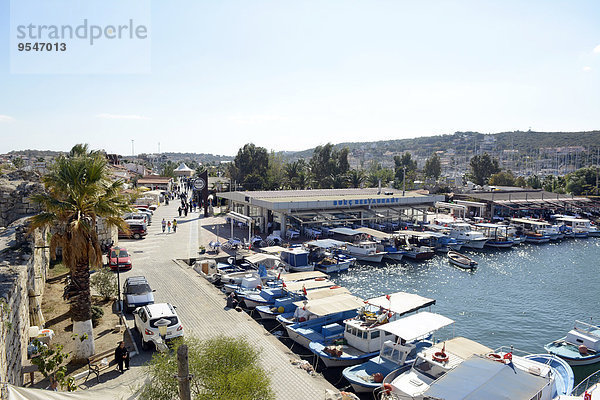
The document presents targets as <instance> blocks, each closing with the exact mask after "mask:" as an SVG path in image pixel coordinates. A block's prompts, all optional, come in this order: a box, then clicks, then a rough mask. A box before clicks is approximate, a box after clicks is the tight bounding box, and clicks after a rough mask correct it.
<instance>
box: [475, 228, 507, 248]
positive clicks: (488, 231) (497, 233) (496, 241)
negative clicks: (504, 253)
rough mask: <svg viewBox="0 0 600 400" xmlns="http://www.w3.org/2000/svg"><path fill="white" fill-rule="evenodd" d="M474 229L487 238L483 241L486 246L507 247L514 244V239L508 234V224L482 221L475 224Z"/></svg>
mask: <svg viewBox="0 0 600 400" xmlns="http://www.w3.org/2000/svg"><path fill="white" fill-rule="evenodd" d="M475 229H476V230H478V231H480V232H482V233H483V234H484V235H485V236H486V237H487V238H488V241H487V242H485V245H486V246H488V247H494V248H497V249H508V248H510V247H512V246H513V245H514V244H515V241H514V240H513V239H512V238H511V237H510V236H509V232H508V225H500V224H491V223H485V222H482V223H479V224H475Z"/></svg>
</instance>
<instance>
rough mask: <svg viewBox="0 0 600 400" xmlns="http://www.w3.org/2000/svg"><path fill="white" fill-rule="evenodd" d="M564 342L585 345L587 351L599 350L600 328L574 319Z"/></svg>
mask: <svg viewBox="0 0 600 400" xmlns="http://www.w3.org/2000/svg"><path fill="white" fill-rule="evenodd" d="M565 342H567V343H571V344H574V345H575V346H585V348H586V349H585V350H586V351H589V352H594V353H597V352H600V329H598V327H597V326H594V325H590V324H586V323H585V322H581V321H575V327H574V328H573V329H571V330H570V331H569V333H567V337H566V338H565Z"/></svg>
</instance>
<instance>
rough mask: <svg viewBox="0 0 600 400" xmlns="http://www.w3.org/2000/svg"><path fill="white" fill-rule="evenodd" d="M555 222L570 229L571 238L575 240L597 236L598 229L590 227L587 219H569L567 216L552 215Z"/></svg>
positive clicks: (590, 224)
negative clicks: (571, 232)
mask: <svg viewBox="0 0 600 400" xmlns="http://www.w3.org/2000/svg"><path fill="white" fill-rule="evenodd" d="M553 217H555V219H556V221H557V222H560V223H563V224H565V225H566V226H568V227H570V228H571V230H572V231H573V236H574V237H576V238H586V237H588V236H598V234H597V233H598V228H596V227H595V226H592V223H591V221H590V220H589V219H584V218H577V217H571V216H568V215H553Z"/></svg>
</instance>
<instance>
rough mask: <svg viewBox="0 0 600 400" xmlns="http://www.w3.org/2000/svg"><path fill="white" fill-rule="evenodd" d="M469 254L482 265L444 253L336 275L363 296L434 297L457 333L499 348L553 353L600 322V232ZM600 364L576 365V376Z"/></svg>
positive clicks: (436, 309)
mask: <svg viewBox="0 0 600 400" xmlns="http://www.w3.org/2000/svg"><path fill="white" fill-rule="evenodd" d="M461 252H462V253H464V254H466V255H468V256H469V257H471V258H472V259H474V260H475V261H477V262H478V263H479V265H478V268H477V270H475V271H474V272H469V271H465V270H462V269H459V268H457V267H454V266H452V265H451V264H450V263H449V262H448V259H447V257H446V255H445V254H437V255H436V256H435V257H434V258H433V259H431V260H428V261H425V262H412V261H410V260H409V261H404V259H403V260H402V261H400V262H399V263H397V264H393V263H380V264H357V265H356V266H354V267H351V268H350V270H348V271H347V272H342V273H340V274H334V275H333V276H332V280H333V281H335V282H336V284H338V285H341V286H345V287H346V288H348V289H349V290H350V291H351V292H352V293H353V294H355V295H357V296H359V297H361V298H363V299H368V298H371V297H376V296H380V295H384V294H388V293H393V292H397V291H404V292H410V293H416V294H419V295H421V296H424V297H429V298H433V299H435V300H436V301H437V302H436V304H435V305H434V306H433V307H432V311H433V312H436V313H439V314H442V315H445V316H447V317H449V318H452V319H453V320H454V321H455V322H456V323H455V325H454V327H453V334H455V335H456V336H464V337H467V338H469V339H473V340H475V341H477V342H479V343H482V344H484V345H486V346H488V347H490V348H492V349H496V348H498V347H500V346H514V348H515V349H519V350H524V351H527V352H530V353H545V352H546V351H545V350H544V345H545V344H546V343H549V342H551V341H553V340H556V339H559V338H561V337H563V336H565V335H566V333H567V332H568V331H569V330H570V329H572V327H573V324H574V322H575V320H580V321H584V322H588V323H590V321H591V323H594V324H596V325H598V324H600V238H588V239H568V240H562V241H558V242H552V243H547V244H539V245H535V244H527V243H524V244H521V245H518V246H515V247H514V248H511V249H490V250H488V249H487V248H486V249H484V250H461ZM597 369H600V364H594V365H593V366H589V367H578V368H576V369H575V375H576V382H578V381H579V380H581V379H583V378H585V377H586V376H587V375H589V373H591V372H593V371H595V370H597Z"/></svg>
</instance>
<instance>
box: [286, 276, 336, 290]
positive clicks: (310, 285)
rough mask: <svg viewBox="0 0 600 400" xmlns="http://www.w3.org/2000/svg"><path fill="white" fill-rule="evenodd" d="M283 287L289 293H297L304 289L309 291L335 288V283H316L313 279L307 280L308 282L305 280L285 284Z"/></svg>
mask: <svg viewBox="0 0 600 400" xmlns="http://www.w3.org/2000/svg"><path fill="white" fill-rule="evenodd" d="M285 286H286V289H287V290H288V291H289V292H298V291H300V290H302V288H305V289H306V290H310V289H317V288H324V287H331V286H335V283H333V282H331V281H328V280H322V281H316V280H314V279H309V280H305V281H297V282H290V283H286V284H285Z"/></svg>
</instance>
